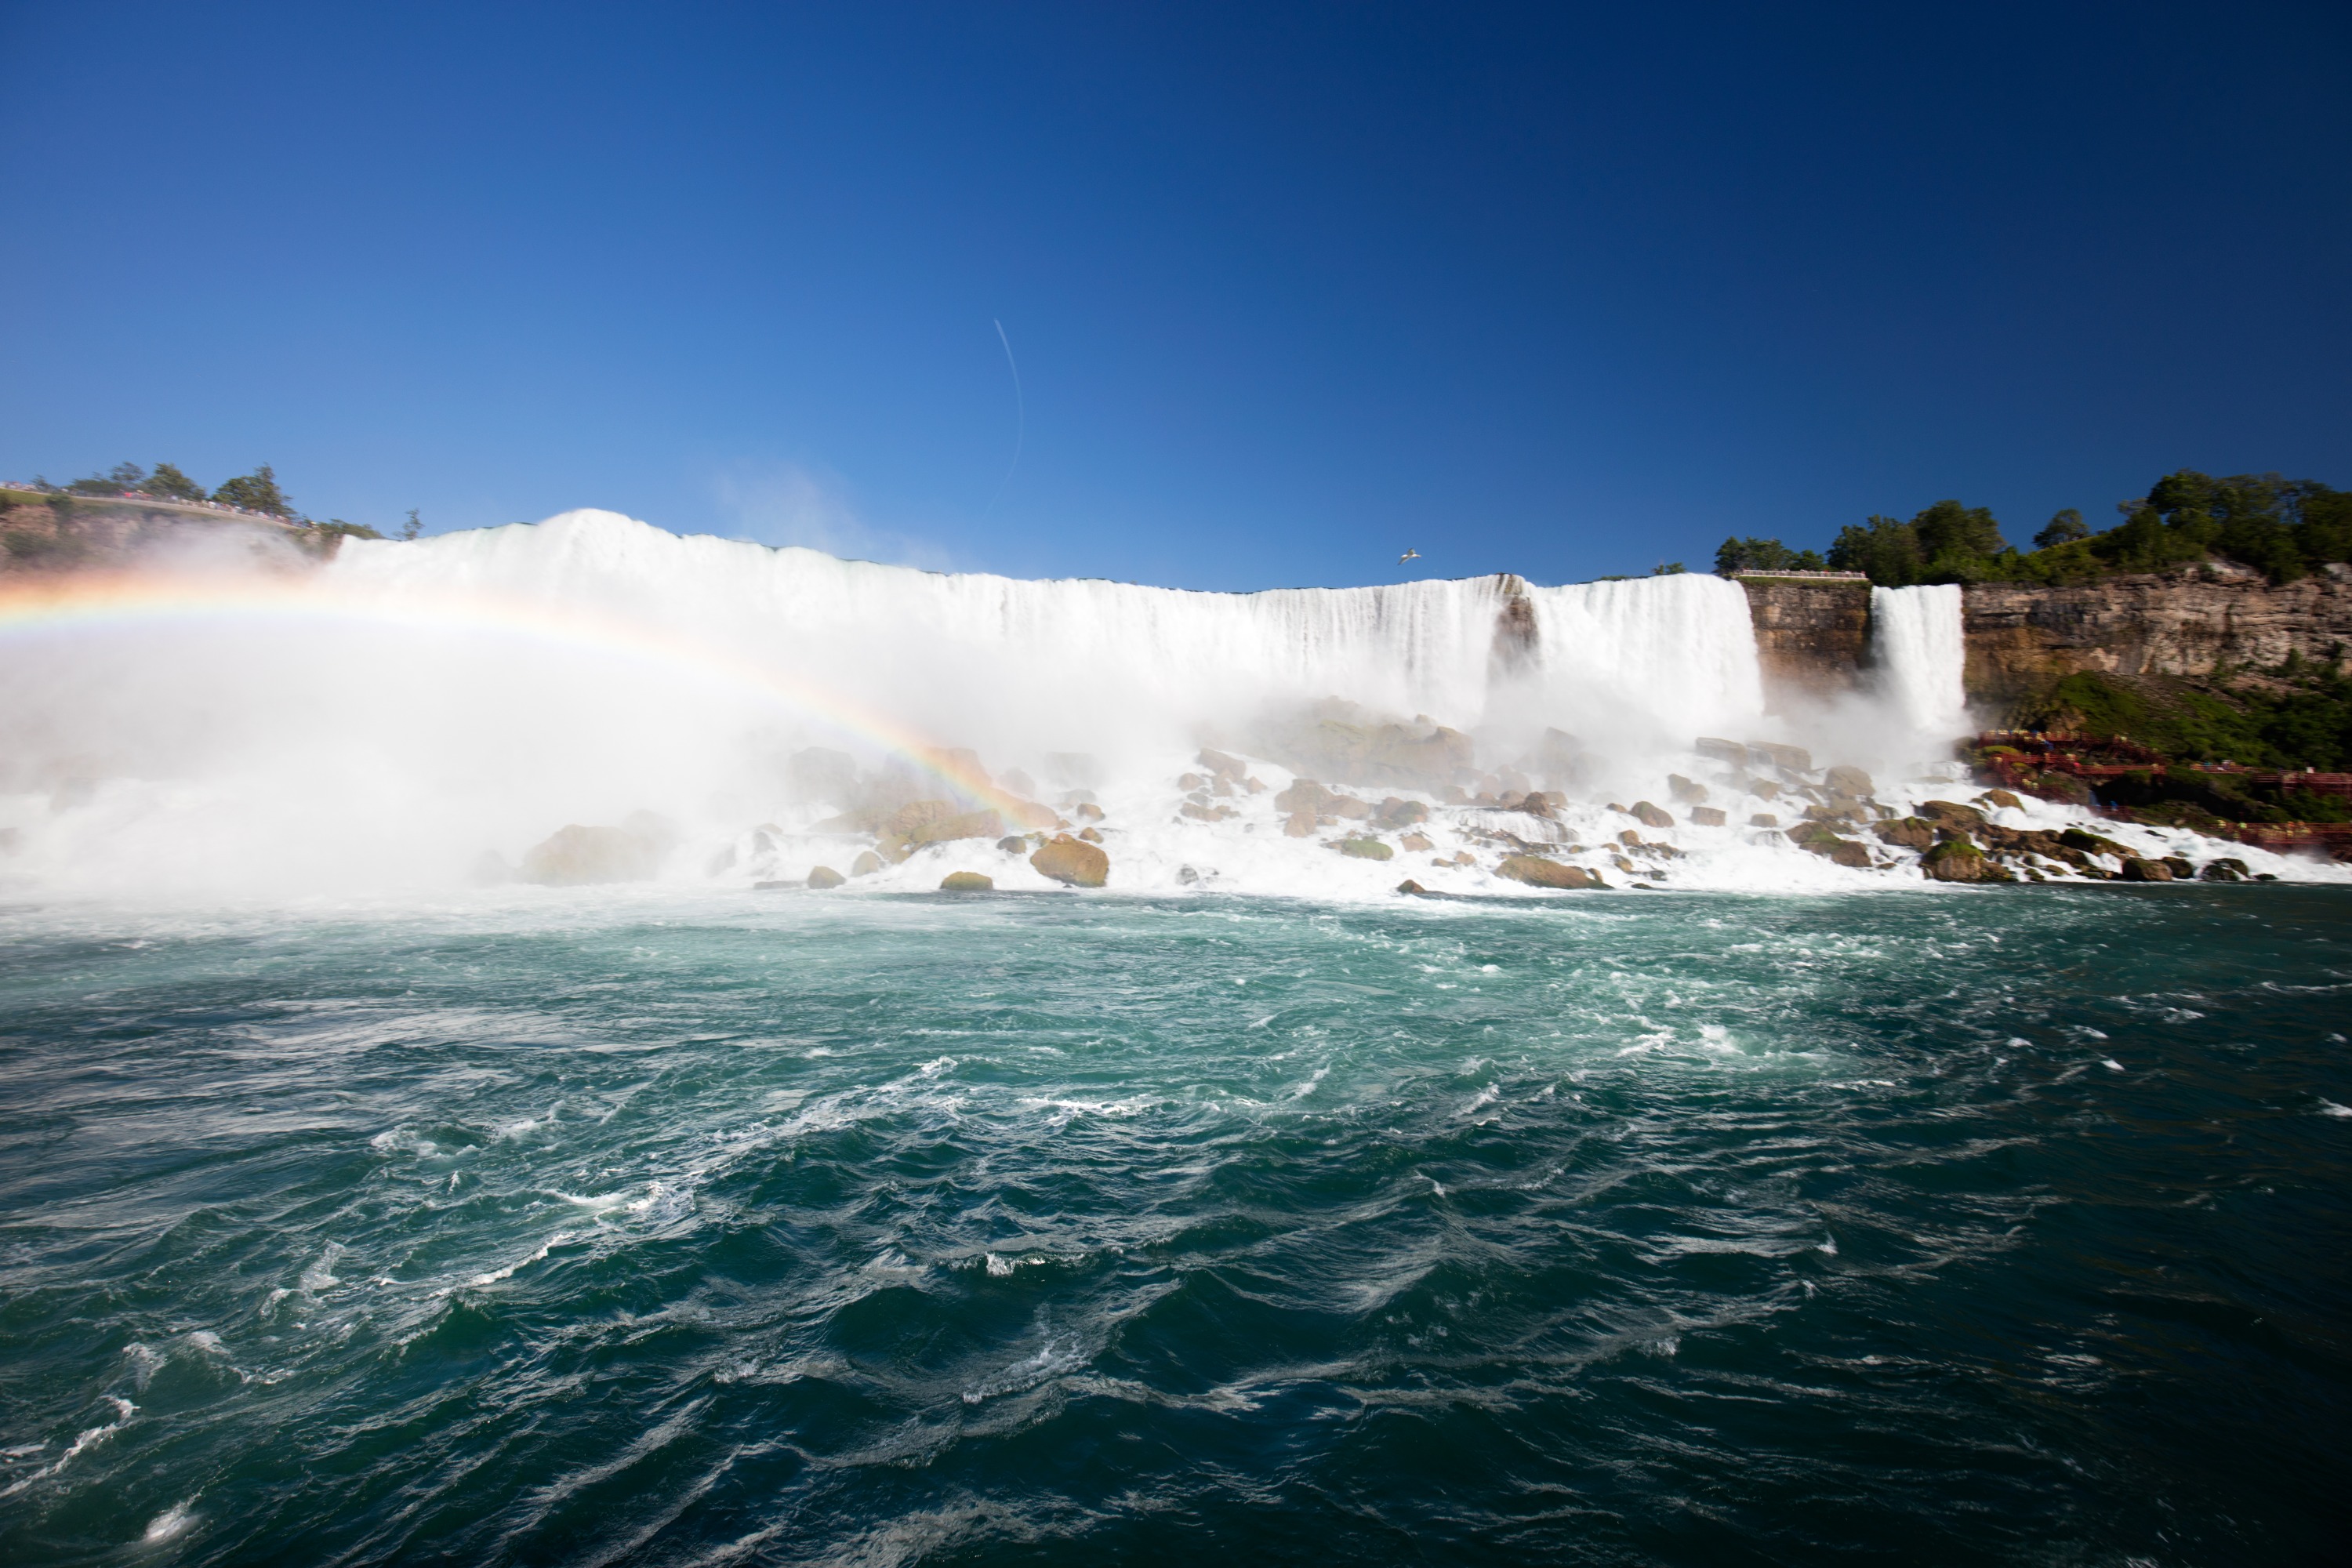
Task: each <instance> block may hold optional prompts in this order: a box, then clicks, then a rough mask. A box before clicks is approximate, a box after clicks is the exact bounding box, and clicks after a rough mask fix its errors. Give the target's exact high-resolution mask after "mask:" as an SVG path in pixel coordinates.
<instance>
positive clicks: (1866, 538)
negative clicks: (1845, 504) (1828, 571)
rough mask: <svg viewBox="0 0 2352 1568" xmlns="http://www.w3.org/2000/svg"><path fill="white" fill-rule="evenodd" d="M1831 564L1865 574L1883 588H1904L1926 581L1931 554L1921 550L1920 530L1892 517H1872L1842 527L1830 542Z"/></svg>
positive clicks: (1840, 569)
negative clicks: (1865, 521)
mask: <svg viewBox="0 0 2352 1568" xmlns="http://www.w3.org/2000/svg"><path fill="white" fill-rule="evenodd" d="M1830 565H1831V566H1832V568H1833V569H1835V570H1837V571H1840V572H1860V573H1864V574H1866V575H1867V576H1868V577H1869V578H1870V580H1871V581H1872V582H1873V583H1875V584H1878V585H1879V586H1880V587H1882V588H1904V587H1908V586H1910V585H1911V584H1914V583H1917V582H1921V581H1923V578H1922V577H1921V573H1922V572H1923V571H1924V570H1925V568H1926V566H1927V558H1926V557H1925V556H1924V555H1923V554H1922V553H1921V552H1920V549H1919V531H1918V530H1917V529H1916V528H1914V527H1912V526H1911V524H1909V523H1907V522H1903V521H1898V520H1896V519H1895V518H1891V517H1875V516H1874V517H1873V518H1871V520H1870V521H1869V522H1868V523H1867V524H1866V525H1863V524H1852V523H1849V524H1848V525H1847V526H1845V527H1843V528H1841V529H1839V530H1838V536H1837V538H1836V540H1835V541H1834V542H1832V544H1831V545H1830Z"/></svg>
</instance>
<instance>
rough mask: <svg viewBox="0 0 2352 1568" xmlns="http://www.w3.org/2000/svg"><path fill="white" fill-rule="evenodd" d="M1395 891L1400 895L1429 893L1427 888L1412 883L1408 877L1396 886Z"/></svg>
mask: <svg viewBox="0 0 2352 1568" xmlns="http://www.w3.org/2000/svg"><path fill="white" fill-rule="evenodd" d="M1396 890H1397V891H1398V892H1400V893H1426V892H1427V891H1429V889H1427V888H1424V887H1423V886H1422V885H1421V884H1420V883H1419V882H1416V881H1414V880H1413V879H1412V878H1410V877H1407V878H1406V879H1404V880H1403V881H1402V882H1399V883H1398V884H1397V886H1396Z"/></svg>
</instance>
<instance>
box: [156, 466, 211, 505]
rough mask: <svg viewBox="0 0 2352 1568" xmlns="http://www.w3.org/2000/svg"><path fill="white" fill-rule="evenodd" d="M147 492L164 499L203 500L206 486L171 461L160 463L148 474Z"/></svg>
mask: <svg viewBox="0 0 2352 1568" xmlns="http://www.w3.org/2000/svg"><path fill="white" fill-rule="evenodd" d="M147 493H148V494H149V495H151V496H159V497H161V498H162V499H163V500H204V499H205V487H204V486H202V485H200V484H198V483H196V481H195V480H194V479H190V478H188V476H187V475H185V474H184V473H182V472H180V470H179V469H178V468H174V467H173V466H172V465H171V464H170V463H158V464H156V465H155V471H154V472H153V473H152V474H150V475H148V476H147Z"/></svg>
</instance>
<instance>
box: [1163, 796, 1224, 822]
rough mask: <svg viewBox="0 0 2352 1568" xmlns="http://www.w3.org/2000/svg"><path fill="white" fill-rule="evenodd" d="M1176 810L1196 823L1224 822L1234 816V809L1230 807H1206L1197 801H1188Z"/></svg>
mask: <svg viewBox="0 0 2352 1568" xmlns="http://www.w3.org/2000/svg"><path fill="white" fill-rule="evenodd" d="M1176 809H1177V811H1178V812H1179V813H1181V815H1183V816H1189V817H1191V818H1192V820H1193V821H1195V822H1223V820H1224V819H1225V818H1227V817H1228V816H1233V815H1234V808H1233V807H1232V806H1230V805H1202V803H1201V802H1199V801H1196V800H1188V801H1186V802H1185V803H1184V804H1183V805H1180V806H1178V807H1177V808H1176Z"/></svg>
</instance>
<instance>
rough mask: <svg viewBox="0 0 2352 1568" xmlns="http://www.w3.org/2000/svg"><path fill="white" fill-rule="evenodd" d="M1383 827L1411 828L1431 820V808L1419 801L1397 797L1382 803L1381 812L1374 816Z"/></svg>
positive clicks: (1390, 797) (1389, 798) (1391, 797)
mask: <svg viewBox="0 0 2352 1568" xmlns="http://www.w3.org/2000/svg"><path fill="white" fill-rule="evenodd" d="M1372 818H1373V820H1374V821H1376V822H1378V823H1379V824H1380V825H1381V826H1382V827H1411V826H1413V825H1414V824H1415V823H1418V822H1427V821H1428V820H1429V807H1427V806H1425V805H1422V804H1421V802H1419V801H1417V800H1400V799H1399V798H1398V797H1397V796H1395V795H1391V796H1389V797H1388V799H1386V800H1384V801H1382V802H1381V807H1380V810H1378V811H1377V812H1374V813H1373V814H1372Z"/></svg>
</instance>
